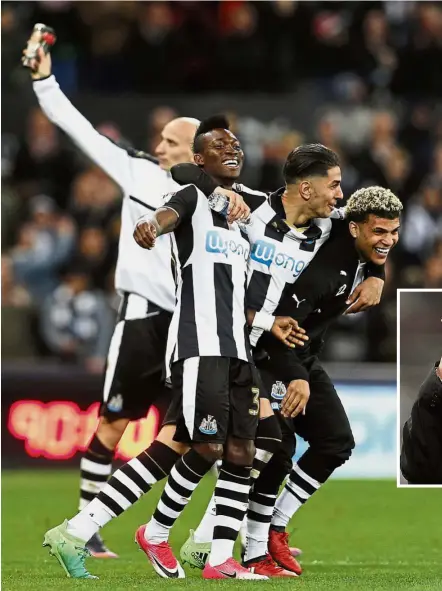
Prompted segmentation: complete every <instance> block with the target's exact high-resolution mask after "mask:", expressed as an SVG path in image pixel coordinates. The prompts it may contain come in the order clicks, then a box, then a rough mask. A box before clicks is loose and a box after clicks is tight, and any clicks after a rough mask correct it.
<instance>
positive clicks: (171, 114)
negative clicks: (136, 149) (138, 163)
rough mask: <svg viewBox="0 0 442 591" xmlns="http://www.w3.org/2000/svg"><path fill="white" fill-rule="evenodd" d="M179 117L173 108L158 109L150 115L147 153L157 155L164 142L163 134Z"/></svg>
mask: <svg viewBox="0 0 442 591" xmlns="http://www.w3.org/2000/svg"><path fill="white" fill-rule="evenodd" d="M176 117H178V113H177V112H176V111H175V110H174V109H172V108H171V107H166V106H164V107H158V108H157V109H154V110H153V111H152V113H150V115H149V120H148V130H147V133H148V142H147V152H148V153H149V154H152V155H155V154H156V149H157V147H158V146H159V144H160V143H161V141H162V136H161V133H162V131H163V129H164V128H165V127H166V125H167V124H168V123H169V122H170V121H172V119H175V118H176Z"/></svg>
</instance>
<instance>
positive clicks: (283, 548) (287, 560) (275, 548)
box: [269, 529, 302, 575]
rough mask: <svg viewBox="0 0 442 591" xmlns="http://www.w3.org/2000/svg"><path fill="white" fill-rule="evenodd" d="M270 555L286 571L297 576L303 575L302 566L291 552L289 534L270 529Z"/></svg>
mask: <svg viewBox="0 0 442 591" xmlns="http://www.w3.org/2000/svg"><path fill="white" fill-rule="evenodd" d="M269 554H270V556H271V557H272V558H273V560H274V561H275V562H276V563H277V564H279V566H281V567H282V568H284V569H285V570H289V571H292V572H294V573H296V574H297V575H300V574H301V573H302V568H301V565H300V564H299V562H298V561H297V560H296V559H295V558H294V557H293V555H292V553H291V552H290V547H289V534H288V533H286V532H278V531H276V530H274V529H270V531H269Z"/></svg>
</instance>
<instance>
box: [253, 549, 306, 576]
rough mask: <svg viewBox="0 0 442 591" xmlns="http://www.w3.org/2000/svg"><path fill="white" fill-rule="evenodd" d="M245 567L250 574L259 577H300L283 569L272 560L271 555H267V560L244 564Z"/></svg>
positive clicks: (262, 559)
mask: <svg viewBox="0 0 442 591" xmlns="http://www.w3.org/2000/svg"><path fill="white" fill-rule="evenodd" d="M243 566H245V567H246V568H248V569H249V571H250V572H252V573H256V574H257V575H264V576H266V577H269V578H272V577H297V576H298V575H297V574H296V573H294V572H293V571H291V570H286V569H285V568H282V567H281V566H279V565H278V564H276V562H275V561H274V560H273V559H272V557H271V556H270V554H266V556H265V558H260V559H258V560H249V561H248V562H244V563H243Z"/></svg>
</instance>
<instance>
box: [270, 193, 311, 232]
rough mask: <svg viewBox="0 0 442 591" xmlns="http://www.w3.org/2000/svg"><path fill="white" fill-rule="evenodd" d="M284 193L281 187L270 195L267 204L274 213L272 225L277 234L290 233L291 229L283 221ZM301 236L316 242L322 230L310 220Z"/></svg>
mask: <svg viewBox="0 0 442 591" xmlns="http://www.w3.org/2000/svg"><path fill="white" fill-rule="evenodd" d="M284 192H285V187H281V188H280V189H278V190H277V191H275V192H274V193H270V196H269V204H270V207H271V208H272V209H273V211H275V213H276V216H275V218H274V219H273V220H272V225H273V226H274V228H275V229H276V230H278V231H279V232H283V233H284V234H287V233H288V232H290V230H291V228H290V226H289V225H288V224H287V222H286V221H285V210H284V206H283V204H282V196H283V195H284ZM303 234H304V236H305V237H306V239H307V240H317V239H318V238H319V237H320V236H321V234H322V230H321V228H319V226H317V225H316V224H315V223H314V222H313V220H311V221H310V225H309V227H308V228H307V230H305V231H304V232H303Z"/></svg>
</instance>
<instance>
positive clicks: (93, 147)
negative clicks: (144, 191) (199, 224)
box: [31, 49, 158, 193]
mask: <svg viewBox="0 0 442 591" xmlns="http://www.w3.org/2000/svg"><path fill="white" fill-rule="evenodd" d="M51 74H52V65H51V56H50V54H47V55H46V54H45V53H44V51H43V50H42V49H40V50H39V62H38V63H37V64H36V66H35V70H34V71H31V75H32V78H33V80H34V83H33V88H34V92H35V94H36V96H37V99H38V102H39V104H40V107H41V109H42V110H43V112H44V113H45V115H46V116H47V117H48V119H49V120H50V121H52V123H54V124H55V125H57V127H59V128H60V129H62V130H63V131H64V132H65V133H66V134H67V135H68V136H69V137H70V138H71V139H72V141H73V142H74V143H75V144H76V145H77V146H78V147H79V148H80V150H81V151H82V152H84V153H85V154H86V155H87V156H88V157H89V158H90V159H91V160H93V161H94V162H95V163H96V164H97V165H98V166H99V167H100V168H102V169H103V170H104V171H105V172H106V173H107V174H108V175H109V176H110V177H111V178H112V179H114V181H115V182H117V183H118V184H119V185H120V186H121V187H122V188H123V190H124V191H125V192H126V193H130V192H131V187H132V164H133V163H132V160H133V158H132V157H131V156H130V155H129V154H128V152H127V151H126V150H124V149H123V148H120V147H118V146H117V145H116V144H114V143H113V142H112V141H110V140H109V139H107V138H106V137H104V136H103V135H101V134H100V133H99V132H98V131H97V130H96V129H95V128H94V127H93V126H92V125H91V123H89V121H88V120H87V119H86V118H85V117H84V116H83V115H82V114H81V113H80V112H79V111H78V110H77V109H76V108H75V107H74V105H73V104H72V103H71V102H70V101H69V99H68V98H67V97H66V96H65V95H64V94H63V92H62V91H61V89H60V87H59V85H58V83H57V81H56V79H55V77H54V76H53V75H51ZM145 166H146V167H152V170H154V169H157V168H158V167H157V164H155V163H154V161H152V162H151V161H149V160H148V159H146V160H145Z"/></svg>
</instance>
